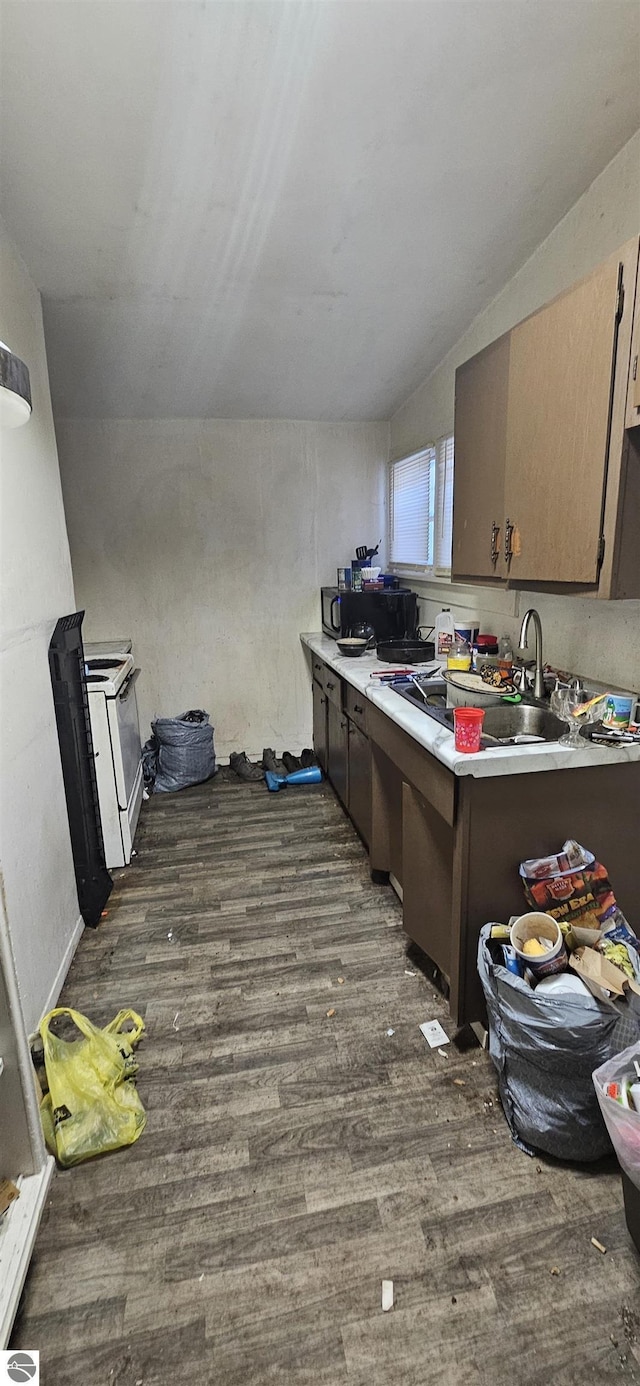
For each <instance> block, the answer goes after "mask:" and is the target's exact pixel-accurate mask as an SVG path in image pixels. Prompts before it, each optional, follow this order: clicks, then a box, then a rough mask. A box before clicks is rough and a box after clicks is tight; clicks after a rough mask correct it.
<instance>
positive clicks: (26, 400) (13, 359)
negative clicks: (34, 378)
mask: <svg viewBox="0 0 640 1386" xmlns="http://www.w3.org/2000/svg"><path fill="white" fill-rule="evenodd" d="M30 418H31V386H30V383H29V371H28V369H27V367H26V366H25V364H24V361H21V360H20V357H19V356H14V354H13V352H12V351H10V349H9V347H8V346H6V345H5V343H4V342H0V425H1V426H2V428H20V426H21V424H25V423H27V422H28V420H29V419H30Z"/></svg>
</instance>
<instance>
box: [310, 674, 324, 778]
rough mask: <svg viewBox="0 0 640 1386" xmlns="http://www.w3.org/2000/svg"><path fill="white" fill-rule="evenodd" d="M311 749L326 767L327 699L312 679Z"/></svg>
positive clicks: (319, 762) (322, 765) (319, 763)
mask: <svg viewBox="0 0 640 1386" xmlns="http://www.w3.org/2000/svg"><path fill="white" fill-rule="evenodd" d="M312 691H313V749H314V751H315V753H316V756H317V759H318V765H320V766H321V767H322V769H323V770H324V771H325V773H326V769H327V699H326V696H325V694H324V693H323V691H322V689H321V687H320V684H319V683H316V681H315V679H314V680H313V685H312Z"/></svg>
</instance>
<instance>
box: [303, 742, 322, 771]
mask: <svg viewBox="0 0 640 1386" xmlns="http://www.w3.org/2000/svg"><path fill="white" fill-rule="evenodd" d="M317 764H318V762H317V760H316V753H315V751H312V750H310V748H309V747H308V746H307V747H306V748H305V750H304V751H302V752H301V754H300V766H301V768H302V769H303V770H309V769H310V768H311V766H312V765H317Z"/></svg>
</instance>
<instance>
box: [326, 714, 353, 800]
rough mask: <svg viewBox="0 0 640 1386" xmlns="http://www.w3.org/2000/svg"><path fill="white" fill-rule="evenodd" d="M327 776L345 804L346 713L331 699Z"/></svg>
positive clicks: (346, 789)
mask: <svg viewBox="0 0 640 1386" xmlns="http://www.w3.org/2000/svg"><path fill="white" fill-rule="evenodd" d="M327 774H328V776H329V779H330V780H331V783H332V785H333V787H334V789H335V791H336V794H337V795H338V798H339V799H340V800H341V801H342V803H343V804H345V805H346V803H347V794H348V784H349V779H348V737H347V719H346V717H345V715H344V712H342V710H341V709H340V708H339V707H338V706H337V705H336V703H335V702H332V700H331V699H329V701H328V703H327Z"/></svg>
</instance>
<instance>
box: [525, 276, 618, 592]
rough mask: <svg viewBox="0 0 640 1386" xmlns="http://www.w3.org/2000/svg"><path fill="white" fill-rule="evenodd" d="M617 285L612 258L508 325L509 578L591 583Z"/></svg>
mask: <svg viewBox="0 0 640 1386" xmlns="http://www.w3.org/2000/svg"><path fill="white" fill-rule="evenodd" d="M619 290H620V260H619V257H618V256H617V255H616V256H614V257H613V258H612V259H611V260H608V261H607V262H606V263H605V264H604V265H601V266H600V268H599V269H597V270H596V271H595V273H593V274H591V275H589V277H588V278H587V279H583V280H582V281H581V282H580V283H579V284H576V285H575V286H574V287H573V288H572V289H569V290H568V292H567V293H564V294H562V295H561V297H560V298H557V299H556V300H555V301H554V302H553V303H551V304H549V305H548V306H547V307H545V308H542V309H541V310H540V311H539V312H537V313H535V314H534V315H533V316H532V317H530V318H527V319H526V320H525V321H524V322H522V323H520V324H519V325H518V326H517V327H514V328H513V330H512V332H511V348H510V358H509V399H508V405H507V444H506V452H507V466H506V481H505V524H507V525H509V526H511V525H513V527H514V528H513V532H512V534H511V542H510V543H509V538H510V532H509V530H508V531H507V549H511V552H512V557H511V560H510V562H509V563H508V571H509V577H510V578H511V579H513V580H514V581H517V580H520V581H529V582H553V583H556V582H557V583H564V582H569V583H576V584H577V583H580V584H584V585H589V584H595V583H597V581H598V575H599V568H600V562H601V535H602V528H603V505H604V488H605V484H606V473H607V457H608V443H609V420H610V406H611V399H612V388H613V370H614V364H615V348H616V337H617V325H618V315H619V314H618V304H619ZM507 558H508V553H507Z"/></svg>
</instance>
